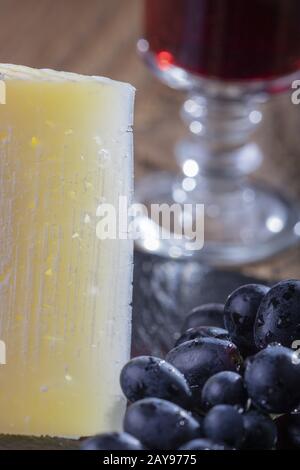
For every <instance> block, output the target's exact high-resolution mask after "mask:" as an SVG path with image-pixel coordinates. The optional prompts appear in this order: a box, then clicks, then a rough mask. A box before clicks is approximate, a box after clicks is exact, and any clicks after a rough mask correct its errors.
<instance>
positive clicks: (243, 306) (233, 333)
mask: <svg viewBox="0 0 300 470" xmlns="http://www.w3.org/2000/svg"><path fill="white" fill-rule="evenodd" d="M269 290H270V289H269V287H266V286H264V285H261V284H247V285H245V286H242V287H239V288H238V289H236V290H235V291H234V292H233V293H232V294H231V295H230V296H229V297H228V299H227V302H226V303H225V308H224V323H225V327H226V328H227V330H228V332H229V335H230V338H231V341H233V343H234V344H236V345H237V347H238V348H239V350H240V351H241V353H242V354H244V355H249V354H253V353H255V352H256V351H257V348H256V345H255V341H254V333H253V326H254V322H255V318H256V315H257V311H258V308H259V306H260V304H261V301H262V299H263V298H264V296H265V295H266V294H267V293H268V291H269Z"/></svg>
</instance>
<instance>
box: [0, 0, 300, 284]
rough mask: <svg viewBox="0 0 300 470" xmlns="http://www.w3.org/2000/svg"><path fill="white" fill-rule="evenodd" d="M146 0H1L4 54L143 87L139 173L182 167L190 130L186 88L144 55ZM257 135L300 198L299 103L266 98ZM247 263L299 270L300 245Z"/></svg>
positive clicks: (280, 272)
mask: <svg viewBox="0 0 300 470" xmlns="http://www.w3.org/2000/svg"><path fill="white" fill-rule="evenodd" d="M142 5H143V1H142V0H85V1H83V0H0V62H11V63H17V64H25V65H28V66H31V67H50V68H56V69H65V70H69V71H74V72H80V73H86V74H99V75H107V76H110V77H112V78H114V79H117V80H124V81H128V82H131V83H132V84H133V85H134V86H135V87H136V88H137V98H136V111H135V163H136V177H137V178H138V177H140V176H142V175H144V174H145V173H147V172H148V171H149V170H155V169H172V170H175V169H176V164H175V161H174V160H172V147H173V145H174V142H175V141H176V139H178V138H179V137H180V136H183V135H184V134H185V132H186V131H185V128H184V125H183V124H182V123H181V122H180V119H179V114H178V110H179V107H180V104H181V102H182V100H183V98H184V95H183V94H182V93H179V92H176V91H174V90H169V89H168V88H167V87H166V86H164V85H162V84H161V83H159V82H158V81H157V80H156V79H154V78H153V77H152V76H151V74H150V73H149V72H148V70H147V69H146V68H145V66H144V65H143V64H142V63H141V62H140V61H139V59H138V57H137V55H136V51H135V44H136V41H137V39H138V37H139V32H140V30H141V14H142ZM265 111H266V112H265V120H264V124H263V126H262V127H261V129H260V130H259V132H258V134H257V139H258V141H259V142H260V143H261V145H262V147H263V148H264V149H265V152H266V153H267V155H268V158H267V159H266V160H265V162H264V165H263V167H262V169H261V170H260V176H264V177H265V178H266V179H267V180H269V181H271V182H273V183H277V182H280V184H281V185H282V186H283V187H284V188H285V190H287V191H289V192H290V193H291V195H292V196H293V197H297V198H298V199H300V184H299V181H300V139H299V135H300V105H299V106H295V105H292V104H291V100H290V96H289V95H285V96H280V97H277V98H276V99H274V100H273V101H272V102H271V103H270V104H268V105H267V106H266V110H265ZM243 271H244V272H246V273H250V274H255V275H261V276H265V277H269V278H278V277H298V278H300V248H299V247H295V248H293V249H291V250H289V251H287V252H285V253H283V254H281V255H279V256H277V257H276V258H274V259H272V260H267V261H265V262H263V263H260V264H256V265H252V266H246V267H244V268H243Z"/></svg>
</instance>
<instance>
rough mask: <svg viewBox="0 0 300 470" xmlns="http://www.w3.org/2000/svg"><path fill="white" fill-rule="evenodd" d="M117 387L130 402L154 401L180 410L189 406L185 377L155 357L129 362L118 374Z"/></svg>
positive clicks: (189, 395) (189, 397)
mask: <svg viewBox="0 0 300 470" xmlns="http://www.w3.org/2000/svg"><path fill="white" fill-rule="evenodd" d="M120 384H121V388H122V390H123V393H124V395H125V396H126V397H127V399H128V400H129V401H130V402H135V401H137V400H141V399H142V398H148V397H156V398H163V399H164V400H169V401H172V402H174V403H177V404H178V405H180V406H182V407H183V408H189V406H190V404H191V396H192V393H191V390H190V388H189V385H188V383H187V381H186V379H185V377H184V375H183V374H182V373H181V372H179V370H177V369H176V368H175V367H174V366H173V365H171V364H168V363H167V362H166V361H164V360H162V359H158V358H157V357H153V356H140V357H136V358H134V359H132V360H131V361H129V362H128V363H127V364H126V365H125V367H124V368H123V370H122V372H121V376H120Z"/></svg>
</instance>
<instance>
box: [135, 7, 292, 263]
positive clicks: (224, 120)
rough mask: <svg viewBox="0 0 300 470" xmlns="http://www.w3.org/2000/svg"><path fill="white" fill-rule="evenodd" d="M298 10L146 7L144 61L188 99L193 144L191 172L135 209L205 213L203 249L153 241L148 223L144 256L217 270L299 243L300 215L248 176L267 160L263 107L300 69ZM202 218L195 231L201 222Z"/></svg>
mask: <svg viewBox="0 0 300 470" xmlns="http://www.w3.org/2000/svg"><path fill="white" fill-rule="evenodd" d="M299 24H300V2H299V0H251V1H250V0H245V1H243V2H242V1H240V0H146V1H145V6H144V35H143V37H142V38H141V39H140V40H139V41H138V44H137V48H138V52H139V54H140V55H141V57H142V58H143V60H144V61H145V63H146V64H147V66H148V67H149V69H150V70H151V72H152V73H153V74H154V75H155V76H156V77H158V78H159V79H160V80H161V81H163V82H164V83H165V84H167V85H168V86H170V87H172V88H175V89H181V90H186V91H187V92H188V96H187V99H186V100H185V102H184V104H183V107H182V110H181V116H182V118H183V120H184V121H185V122H186V124H187V126H188V129H189V131H190V133H189V137H188V138H187V139H185V140H183V141H180V142H178V143H177V144H176V146H175V155H176V158H177V161H178V163H179V165H180V168H181V170H182V172H181V174H179V175H178V176H177V177H174V175H172V174H168V173H157V174H156V175H155V177H153V175H150V176H149V177H146V178H145V179H143V180H142V181H140V182H139V184H138V185H137V189H136V199H137V200H138V201H139V202H141V203H143V204H145V205H147V206H149V205H150V204H154V203H168V204H172V203H178V204H182V205H183V204H186V203H192V204H196V203H201V204H204V209H205V216H204V235H205V237H204V246H203V248H202V249H201V250H200V249H199V250H190V249H188V248H187V246H188V243H187V239H186V238H185V237H182V238H181V239H180V240H179V239H172V238H171V239H168V240H157V239H154V238H153V233H155V230H154V229H155V227H154V225H155V224H157V223H158V222H157V221H153V220H151V219H150V218H149V217H146V216H144V217H142V218H140V219H139V222H138V224H139V234H140V236H139V237H138V240H137V244H138V246H139V247H140V248H142V249H144V250H147V251H152V252H154V253H157V254H160V255H164V256H171V257H173V258H177V257H178V258H181V257H192V256H196V257H197V258H199V259H200V260H202V261H204V262H206V263H209V264H214V265H232V264H240V263H246V262H253V261H258V260H261V259H263V258H265V257H267V256H270V255H273V254H274V253H276V252H278V251H280V250H282V249H284V248H286V247H288V246H290V245H291V244H293V243H295V241H297V240H298V239H299V234H300V229H299V227H300V224H299V220H300V212H299V207H298V205H297V203H296V202H292V201H290V200H289V199H287V198H286V197H285V196H284V195H283V194H282V192H281V191H278V190H275V189H273V188H270V187H268V186H266V184H265V183H264V182H260V183H259V182H256V181H255V180H254V182H253V178H251V179H250V178H249V177H248V176H249V175H250V174H251V173H252V172H254V171H255V170H257V169H258V168H259V166H260V164H261V162H262V159H263V153H262V150H261V149H260V148H259V146H258V145H257V143H255V141H254V140H253V133H254V131H255V130H256V128H257V126H259V124H260V122H261V120H262V110H261V102H264V101H266V100H267V99H269V97H271V96H272V95H273V94H275V93H279V92H284V91H287V90H288V89H289V88H290V87H291V84H292V81H293V80H294V78H296V77H298V76H299V69H300V28H299ZM195 217H196V216H195V214H193V215H192V216H190V224H194V225H195V222H197V220H195Z"/></svg>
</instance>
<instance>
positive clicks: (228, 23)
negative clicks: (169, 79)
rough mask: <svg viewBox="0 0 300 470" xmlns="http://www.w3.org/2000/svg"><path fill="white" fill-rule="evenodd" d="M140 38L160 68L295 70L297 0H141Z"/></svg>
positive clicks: (226, 72) (249, 73)
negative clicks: (142, 21) (142, 36)
mask: <svg viewBox="0 0 300 470" xmlns="http://www.w3.org/2000/svg"><path fill="white" fill-rule="evenodd" d="M145 38H146V39H147V40H148V42H149V44H150V50H151V51H152V52H154V53H155V55H156V58H157V64H158V66H159V67H160V68H162V69H167V68H168V67H169V66H170V65H176V66H179V67H182V68H184V69H185V70H188V71H190V72H192V73H193V74H197V75H201V76H205V77H216V78H219V79H223V80H255V79H270V78H275V77H280V76H284V75H288V74H290V73H292V72H294V71H296V70H297V69H299V68H300V0H146V5H145Z"/></svg>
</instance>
